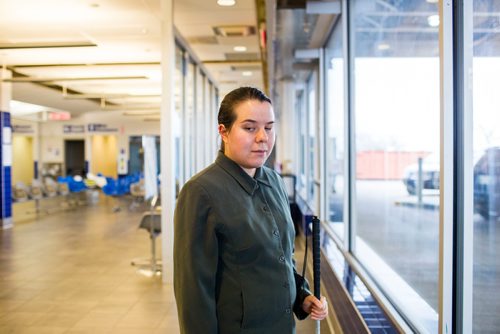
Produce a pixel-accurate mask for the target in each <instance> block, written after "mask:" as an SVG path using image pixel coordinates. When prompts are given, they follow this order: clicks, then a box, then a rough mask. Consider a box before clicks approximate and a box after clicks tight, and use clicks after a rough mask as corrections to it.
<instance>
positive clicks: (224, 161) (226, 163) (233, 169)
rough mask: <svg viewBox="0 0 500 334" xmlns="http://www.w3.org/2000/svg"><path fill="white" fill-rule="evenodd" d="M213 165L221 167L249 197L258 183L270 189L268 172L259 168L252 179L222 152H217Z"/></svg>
mask: <svg viewBox="0 0 500 334" xmlns="http://www.w3.org/2000/svg"><path fill="white" fill-rule="evenodd" d="M215 163H216V164H217V165H219V166H220V167H222V169H224V170H225V171H226V172H228V173H229V175H231V176H232V177H233V178H234V179H235V180H236V182H238V183H239V184H240V186H241V187H242V188H243V189H245V191H246V192H247V193H248V194H249V195H253V194H254V192H255V190H256V189H257V188H258V183H262V184H264V185H266V186H268V187H271V183H270V182H269V176H268V171H267V170H266V169H265V168H264V167H259V168H257V169H256V171H255V176H254V177H253V178H252V177H251V176H250V175H248V174H247V173H246V172H245V171H244V170H243V168H241V167H240V166H239V165H238V164H237V163H236V162H234V161H233V160H231V159H229V158H228V157H227V156H226V155H224V153H223V152H222V151H219V153H218V155H217V159H216V160H215Z"/></svg>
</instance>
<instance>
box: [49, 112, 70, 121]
mask: <svg viewBox="0 0 500 334" xmlns="http://www.w3.org/2000/svg"><path fill="white" fill-rule="evenodd" d="M48 118H49V120H50V121H68V120H70V119H71V114H70V113H69V112H66V111H58V112H53V111H51V112H49V117H48Z"/></svg>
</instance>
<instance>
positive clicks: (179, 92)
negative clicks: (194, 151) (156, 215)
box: [158, 46, 184, 194]
mask: <svg viewBox="0 0 500 334" xmlns="http://www.w3.org/2000/svg"><path fill="white" fill-rule="evenodd" d="M183 65H184V52H183V51H182V50H181V49H180V48H179V47H177V46H176V48H175V78H174V80H175V84H174V87H175V92H174V101H175V102H174V103H175V113H174V116H173V121H174V124H175V126H174V131H175V136H174V137H175V157H176V159H175V166H174V168H175V171H174V173H175V184H176V190H177V192H178V190H179V187H180V183H181V182H182V181H181V180H182V176H181V170H182V167H181V166H182V164H181V161H182V158H181V157H182V155H181V118H182V112H183V103H182V102H183V97H184V74H183ZM158 170H159V169H158ZM177 192H176V194H177Z"/></svg>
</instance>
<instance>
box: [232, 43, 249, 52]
mask: <svg viewBox="0 0 500 334" xmlns="http://www.w3.org/2000/svg"><path fill="white" fill-rule="evenodd" d="M233 50H234V51H236V52H245V51H246V50H247V47H246V46H244V45H236V46H235V47H234V48H233Z"/></svg>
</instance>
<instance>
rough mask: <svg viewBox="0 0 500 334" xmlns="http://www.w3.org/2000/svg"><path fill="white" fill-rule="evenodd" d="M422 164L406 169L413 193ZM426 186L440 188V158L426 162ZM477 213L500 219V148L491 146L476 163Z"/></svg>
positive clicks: (407, 186) (475, 209) (423, 177)
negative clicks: (419, 166) (419, 167)
mask: <svg viewBox="0 0 500 334" xmlns="http://www.w3.org/2000/svg"><path fill="white" fill-rule="evenodd" d="M417 178H418V164H414V165H410V166H408V168H407V169H406V170H405V175H404V177H403V182H404V184H405V185H406V190H407V191H408V193H409V194H410V195H415V194H416V192H417ZM422 181H423V182H422V183H423V187H422V188H423V189H439V160H437V159H436V157H435V156H432V155H431V156H429V157H428V158H425V159H424V160H423V161H422ZM474 212H476V213H479V214H480V215H481V216H483V217H484V218H485V219H495V218H500V147H490V148H488V149H486V150H485V152H484V154H483V155H482V156H481V157H480V158H479V160H478V161H477V162H476V164H475V165H474Z"/></svg>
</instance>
